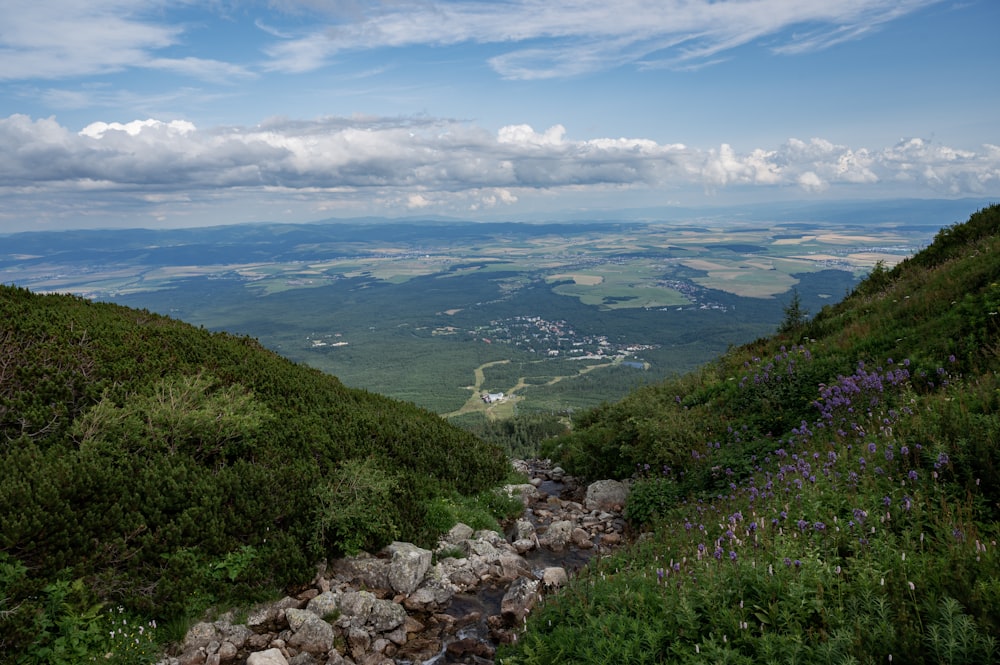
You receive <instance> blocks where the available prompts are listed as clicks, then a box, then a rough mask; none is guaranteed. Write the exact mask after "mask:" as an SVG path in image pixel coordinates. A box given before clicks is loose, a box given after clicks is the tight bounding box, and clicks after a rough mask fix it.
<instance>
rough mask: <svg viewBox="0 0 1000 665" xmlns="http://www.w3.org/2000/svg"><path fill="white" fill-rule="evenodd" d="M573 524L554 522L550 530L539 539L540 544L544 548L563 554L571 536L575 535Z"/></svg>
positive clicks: (567, 521) (569, 522)
mask: <svg viewBox="0 0 1000 665" xmlns="http://www.w3.org/2000/svg"><path fill="white" fill-rule="evenodd" d="M573 529H574V526H573V522H571V521H569V520H559V521H558V522H553V523H552V524H550V525H549V528H548V529H546V530H545V533H544V534H543V535H542V536H541V538H539V539H538V542H539V543H540V544H541V545H542V546H543V547H548V548H549V549H551V550H553V551H556V552H561V551H562V550H564V549H566V545H567V544H568V543H569V541H570V536H571V535H572V534H573Z"/></svg>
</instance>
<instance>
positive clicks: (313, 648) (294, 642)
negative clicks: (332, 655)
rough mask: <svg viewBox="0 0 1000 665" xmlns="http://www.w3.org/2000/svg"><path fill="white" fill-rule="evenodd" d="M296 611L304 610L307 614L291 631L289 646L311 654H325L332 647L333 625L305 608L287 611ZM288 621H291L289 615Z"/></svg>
mask: <svg viewBox="0 0 1000 665" xmlns="http://www.w3.org/2000/svg"><path fill="white" fill-rule="evenodd" d="M296 611H297V612H304V613H305V614H307V615H309V616H308V618H306V619H305V621H303V622H302V623H300V624H299V627H298V628H297V629H295V632H294V633H292V637H291V639H290V640H288V644H289V646H293V647H295V648H296V649H299V650H300V651H307V652H309V653H311V654H325V653H327V652H328V651H329V650H330V649H332V648H333V640H334V638H335V636H336V634H335V633H334V631H333V626H331V625H330V624H328V623H327V622H326V621H323V619H320V618H319V617H318V616H316V615H315V614H313V613H312V612H309V611H307V610H289V612H296ZM289 622H291V617H289Z"/></svg>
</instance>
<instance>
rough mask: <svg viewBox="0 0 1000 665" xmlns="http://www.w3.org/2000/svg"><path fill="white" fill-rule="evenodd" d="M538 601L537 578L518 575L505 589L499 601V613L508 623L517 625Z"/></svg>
mask: <svg viewBox="0 0 1000 665" xmlns="http://www.w3.org/2000/svg"><path fill="white" fill-rule="evenodd" d="M537 602H538V580H529V579H528V578H526V577H520V578H518V579H516V580H514V583H513V584H511V585H510V588H509V589H507V593H506V594H504V597H503V600H501V601H500V614H501V615H502V616H503V618H504V621H506V622H507V624H508V625H511V626H517V625H519V624H521V623H522V622H523V621H524V618H525V617H526V616H528V613H529V612H531V610H532V608H533V607H534V606H535V604H536V603H537Z"/></svg>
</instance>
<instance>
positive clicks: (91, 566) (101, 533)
mask: <svg viewBox="0 0 1000 665" xmlns="http://www.w3.org/2000/svg"><path fill="white" fill-rule="evenodd" d="M0 456H2V459H0V524H2V528H0V653H7V654H14V653H22V654H28V655H25V656H23V657H22V660H23V661H24V662H47V663H58V662H81V661H80V660H79V654H80V653H85V652H86V649H87V648H88V647H87V646H86V644H87V643H88V640H91V641H92V638H93V637H94V635H95V634H96V633H97V631H98V626H99V624H100V622H99V620H98V619H99V616H98V614H96V612H97V609H98V608H99V607H100V605H99V603H101V602H104V603H106V604H107V606H108V607H111V606H118V605H121V606H123V607H124V608H125V611H127V612H129V613H131V614H133V615H135V616H137V617H143V618H144V619H149V618H156V619H160V620H161V623H162V621H163V620H164V619H170V618H172V617H183V616H185V615H190V614H191V613H192V612H194V611H197V610H199V609H201V608H203V607H205V606H207V605H209V604H211V603H213V602H215V601H221V600H231V599H232V598H231V595H232V594H233V593H234V591H235V592H237V593H240V594H242V595H244V596H246V597H252V596H254V595H259V594H262V593H267V592H270V591H271V590H274V589H280V588H282V587H287V586H290V585H295V584H301V583H304V582H308V581H309V580H310V579H311V578H312V576H313V575H314V574H315V570H314V568H313V566H314V565H315V563H316V562H317V561H319V560H322V559H323V558H324V557H326V556H332V555H338V554H341V553H343V552H345V551H352V550H356V549H359V548H377V547H380V546H381V545H383V544H386V543H387V542H389V541H391V540H393V539H400V540H411V541H414V542H423V543H428V542H430V541H432V539H433V538H434V537H435V535H436V533H437V531H438V530H439V529H442V528H447V527H449V526H450V525H451V524H452V523H453V518H454V514H452V513H453V511H454V508H453V507H454V506H457V505H462V503H463V501H467V502H469V503H470V504H472V503H474V502H475V499H471V498H470V499H463V497H474V496H475V495H477V494H478V493H480V492H482V491H484V490H486V489H488V488H491V487H494V486H496V485H497V484H498V483H499V482H500V481H501V479H502V478H503V477H505V475H506V474H507V471H508V465H507V462H506V458H505V455H504V454H503V452H502V451H501V450H500V449H499V448H497V447H494V446H488V445H486V444H484V443H482V442H481V441H480V440H479V439H477V438H475V437H473V436H472V435H470V434H468V433H466V432H465V431H463V430H460V429H458V428H456V427H453V426H451V425H449V424H447V423H446V422H445V421H444V420H442V419H441V418H440V417H438V416H437V415H435V414H432V413H430V412H428V411H425V410H423V409H419V408H417V407H415V406H412V405H409V404H404V403H401V402H397V401H394V400H390V399H387V398H385V397H381V396H378V395H375V394H371V393H367V392H363V391H358V390H353V389H348V388H346V387H344V386H343V385H342V384H341V383H340V382H339V381H337V380H336V379H335V378H333V377H331V376H329V375H325V374H323V373H321V372H319V371H316V370H312V369H309V368H307V367H305V366H302V365H297V364H294V363H291V362H289V361H287V360H285V359H282V358H280V357H279V356H277V355H275V354H274V353H272V352H269V351H266V350H265V349H263V348H262V347H261V346H260V345H259V344H258V343H257V342H256V341H254V340H253V339H250V338H244V337H234V336H231V335H226V334H213V333H209V332H207V331H205V330H203V329H198V328H194V327H192V326H189V325H187V324H184V323H180V322H178V321H175V320H171V319H169V318H165V317H161V316H157V315H154V314H150V313H149V312H147V311H139V310H134V309H128V308H124V307H119V306H115V305H109V304H99V303H92V302H90V301H87V300H84V299H81V298H76V297H70V296H40V295H36V294H33V293H31V292H29V291H27V290H23V289H18V288H13V287H5V286H4V287H0ZM232 582H238V583H239V584H235V585H234V584H232ZM102 634H103V633H102ZM39 636H41V637H39ZM36 638H37V639H36ZM32 640H34V641H35V644H34V646H33V647H31V649H28V648H27V647H28V646H29V644H27V642H30V641H32ZM26 641H27V642H26ZM74 654H76V657H74ZM32 658H33V659H34V660H32ZM0 660H2V659H0Z"/></svg>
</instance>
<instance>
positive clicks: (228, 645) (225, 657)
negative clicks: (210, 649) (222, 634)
mask: <svg viewBox="0 0 1000 665" xmlns="http://www.w3.org/2000/svg"><path fill="white" fill-rule="evenodd" d="M245 643H246V640H244V644H245ZM241 646H243V645H242V644H241V645H240V647H241ZM240 647H238V646H236V645H235V644H233V643H232V642H228V641H227V642H223V643H222V645H221V646H220V647H219V651H218V653H217V654H216V655H217V656H218V657H219V662H220V663H229V662H232V661H234V660H236V656H237V655H239V653H240Z"/></svg>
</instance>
